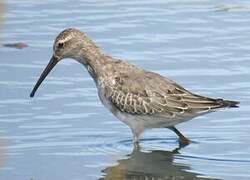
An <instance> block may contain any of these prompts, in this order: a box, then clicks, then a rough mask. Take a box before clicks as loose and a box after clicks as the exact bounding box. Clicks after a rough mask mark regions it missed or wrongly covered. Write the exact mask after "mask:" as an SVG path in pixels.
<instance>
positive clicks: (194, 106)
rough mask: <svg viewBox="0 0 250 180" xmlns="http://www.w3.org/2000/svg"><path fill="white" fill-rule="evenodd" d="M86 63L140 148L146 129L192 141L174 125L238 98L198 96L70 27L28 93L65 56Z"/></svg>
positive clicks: (104, 98) (102, 97) (106, 100)
mask: <svg viewBox="0 0 250 180" xmlns="http://www.w3.org/2000/svg"><path fill="white" fill-rule="evenodd" d="M64 58H72V59H75V60H76V61H78V62H79V63H81V64H83V65H84V66H85V67H86V69H87V70H88V72H89V74H90V75H91V76H92V78H93V80H94V81H95V84H96V87H97V89H98V95H99V97H100V100H101V101H102V103H103V104H104V106H105V107H106V108H108V109H109V110H110V111H111V112H112V113H113V114H114V115H115V116H116V117H117V118H118V119H120V120H121V121H122V122H124V123H125V124H127V125H128V126H129V127H130V129H131V130H132V133H133V142H134V144H135V145H136V146H137V145H138V143H139V136H140V134H141V133H142V132H143V131H144V130H145V129H150V128H168V129H170V130H172V131H174V132H175V133H176V134H177V135H178V136H179V142H180V144H181V145H187V144H189V142H190V141H189V140H188V139H187V138H186V137H185V136H184V135H182V134H181V132H180V131H178V130H177V129H176V128H175V125H176V124H178V123H181V122H185V121H188V120H190V119H192V118H194V117H197V116H200V115H203V114H206V113H210V112H214V111H216V110H219V109H222V108H227V107H238V106H237V105H238V104H239V102H237V101H229V100H223V99H214V98H209V97H204V96H200V95H197V94H194V93H192V92H190V91H188V90H186V89H184V88H183V87H181V86H180V85H178V84H177V83H175V82H174V81H172V80H170V79H167V78H166V77H163V76H161V75H159V74H157V73H154V72H150V71H146V70H143V69H140V68H138V67H136V66H134V65H132V64H129V63H127V62H124V61H122V60H120V59H116V58H113V57H110V56H107V55H105V54H104V53H102V52H101V50H100V49H99V48H98V47H97V46H96V45H95V44H94V43H93V41H91V40H90V39H89V38H88V37H87V36H86V35H85V34H84V33H83V32H81V31H79V30H77V29H74V28H68V29H65V30H64V31H62V32H61V33H60V34H59V35H58V36H57V38H56V39H55V42H54V46H53V56H52V58H51V60H50V61H49V64H48V65H47V67H46V68H45V70H44V71H43V72H42V74H41V76H40V78H39V79H38V81H37V83H36V85H35V87H34V89H33V90H32V92H31V94H30V97H33V96H34V94H35V92H36V90H37V89H38V87H39V86H40V84H41V83H42V81H43V80H44V79H45V78H46V76H47V75H48V74H49V72H50V71H51V70H52V68H53V67H54V66H55V65H56V64H57V63H58V62H59V61H61V60H62V59H64Z"/></svg>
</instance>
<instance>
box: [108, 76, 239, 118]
mask: <svg viewBox="0 0 250 180" xmlns="http://www.w3.org/2000/svg"><path fill="white" fill-rule="evenodd" d="M106 90H107V94H106V95H107V98H108V99H109V100H110V101H111V102H112V103H113V105H114V106H115V107H116V108H117V109H118V110H120V111H122V112H126V113H130V114H137V115H143V114H149V115H150V114H151V115H153V114H157V113H158V114H159V113H161V114H164V116H168V117H174V116H175V115H178V114H183V113H186V114H191V115H194V114H199V113H206V112H209V111H213V110H214V109H217V108H222V107H228V106H230V103H229V102H231V101H224V100H222V99H212V98H207V97H203V96H199V95H195V94H193V93H191V92H189V91H188V90H186V89H184V88H183V87H181V86H179V85H178V84H176V83H175V82H173V81H171V80H169V79H167V78H165V77H162V76H160V75H159V74H156V73H152V72H146V71H139V72H136V73H135V72H128V73H120V74H118V75H117V76H115V77H113V80H112V83H111V85H109V86H107V89H106ZM226 102H228V103H226ZM231 105H232V104H231ZM234 105H236V104H234Z"/></svg>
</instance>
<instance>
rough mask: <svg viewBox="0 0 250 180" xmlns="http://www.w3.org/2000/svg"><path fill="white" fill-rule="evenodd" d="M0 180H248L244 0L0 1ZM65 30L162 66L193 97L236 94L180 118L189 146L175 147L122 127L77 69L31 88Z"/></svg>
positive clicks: (157, 134) (157, 135)
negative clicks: (137, 144)
mask: <svg viewBox="0 0 250 180" xmlns="http://www.w3.org/2000/svg"><path fill="white" fill-rule="evenodd" d="M0 2H1V4H0V9H1V11H0V12H1V13H0V20H1V24H0V27H2V29H1V36H0V37H1V43H15V42H23V43H26V44H28V47H27V48H24V49H22V50H19V49H13V48H7V47H2V48H0V67H1V68H0V179H4V180H13V179H22V180H29V179H34V180H39V179H40V180H45V179H46V180H48V179H53V180H61V179H69V180H79V179H86V180H92V179H109V180H111V179H112V180H113V179H115V180H117V179H149V180H151V179H153V178H154V179H157V178H158V179H232V180H235V179H250V173H249V172H250V143H249V139H250V133H249V128H250V119H249V118H250V113H249V108H250V102H249V100H250V91H249V89H250V82H249V77H250V38H249V37H250V3H249V2H248V1H243V0H241V1H226V0H225V1H223V0H219V1H218V0H214V1H213V0H212V1H211V0H182V1H178V2H177V1H173V0H169V1H164V0H157V1H132V0H127V1H123V2H120V1H118V0H117V1H116V0H104V1H102V0H99V1H98V0H96V1H90V0H89V1H81V0H77V1H66V0H54V1H53V2H52V1H49V0H43V1H34V0H9V1H0ZM66 27H77V28H79V29H81V30H82V31H84V32H86V33H87V34H88V35H89V36H90V37H91V38H92V39H93V40H94V41H95V42H97V43H98V45H99V46H100V47H101V48H102V49H104V51H105V52H107V53H108V54H112V55H114V56H116V57H120V58H123V59H126V60H127V61H129V62H131V63H133V64H136V65H138V66H140V67H143V68H146V69H149V70H152V71H155V72H158V73H161V74H162V75H164V76H167V77H169V78H171V79H173V80H175V81H177V82H178V83H179V84H181V85H183V86H185V87H186V88H187V89H189V90H192V91H194V92H196V93H200V94H202V95H207V96H212V97H223V98H228V99H233V100H239V101H241V107H240V108H238V109H229V110H225V111H221V112H217V113H213V114H208V115H205V116H203V117H200V118H196V119H194V120H192V121H189V122H187V123H183V124H180V125H178V128H179V129H180V130H181V131H182V132H183V133H184V134H186V135H187V136H188V137H189V138H190V139H191V140H192V141H194V142H193V143H192V144H190V145H189V146H187V147H185V148H182V149H177V148H178V142H177V138H176V136H175V134H173V133H172V132H170V131H169V130H165V129H157V130H150V131H147V132H145V133H144V134H143V136H142V140H141V147H142V148H141V150H140V151H133V148H132V147H133V146H132V143H131V133H130V130H129V129H128V128H127V127H126V126H125V125H124V124H122V123H121V122H120V121H118V120H117V119H115V118H114V117H113V116H112V115H111V114H110V113H109V112H108V111H107V110H106V109H104V107H103V106H102V105H101V103H100V101H99V100H98V97H97V94H96V89H95V86H94V83H93V81H92V79H91V78H90V76H89V75H88V73H87V72H86V70H85V69H84V68H83V67H82V66H80V65H79V64H77V63H76V62H74V61H69V60H65V61H64V62H61V63H60V64H59V65H57V67H56V68H55V69H54V71H53V72H52V73H51V74H50V75H49V77H48V78H47V79H46V81H45V82H44V83H43V86H42V87H41V88H40V89H39V90H38V92H37V94H36V96H35V97H34V98H33V99H30V98H29V93H30V91H31V89H32V88H33V85H34V84H35V82H36V80H37V78H38V76H39V75H40V73H41V71H42V69H43V68H44V67H45V65H46V64H47V63H48V60H49V58H50V56H51V51H52V49H51V48H52V44H53V40H54V38H55V37H56V35H57V34H58V33H59V32H60V31H61V30H63V29H64V28H66Z"/></svg>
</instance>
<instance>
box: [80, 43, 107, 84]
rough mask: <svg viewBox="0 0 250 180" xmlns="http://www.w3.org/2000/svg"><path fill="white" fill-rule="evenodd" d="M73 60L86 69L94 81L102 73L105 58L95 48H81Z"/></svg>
mask: <svg viewBox="0 0 250 180" xmlns="http://www.w3.org/2000/svg"><path fill="white" fill-rule="evenodd" d="M75 59H76V60H77V61H78V62H79V63H81V64H83V65H84V66H85V67H86V69H87V70H88V72H89V74H90V75H91V76H92V77H93V79H94V80H97V78H98V77H99V76H101V74H102V73H103V66H104V65H105V63H106V58H105V55H104V54H103V53H102V52H101V51H100V50H99V49H98V48H97V47H90V48H82V49H81V50H80V52H79V53H78V55H77V57H76V58H75Z"/></svg>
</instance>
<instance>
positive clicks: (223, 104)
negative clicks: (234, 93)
mask: <svg viewBox="0 0 250 180" xmlns="http://www.w3.org/2000/svg"><path fill="white" fill-rule="evenodd" d="M216 101H217V102H218V103H220V104H221V107H222V108H223V107H229V108H238V107H239V104H240V102H239V101H230V100H223V99H216Z"/></svg>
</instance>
